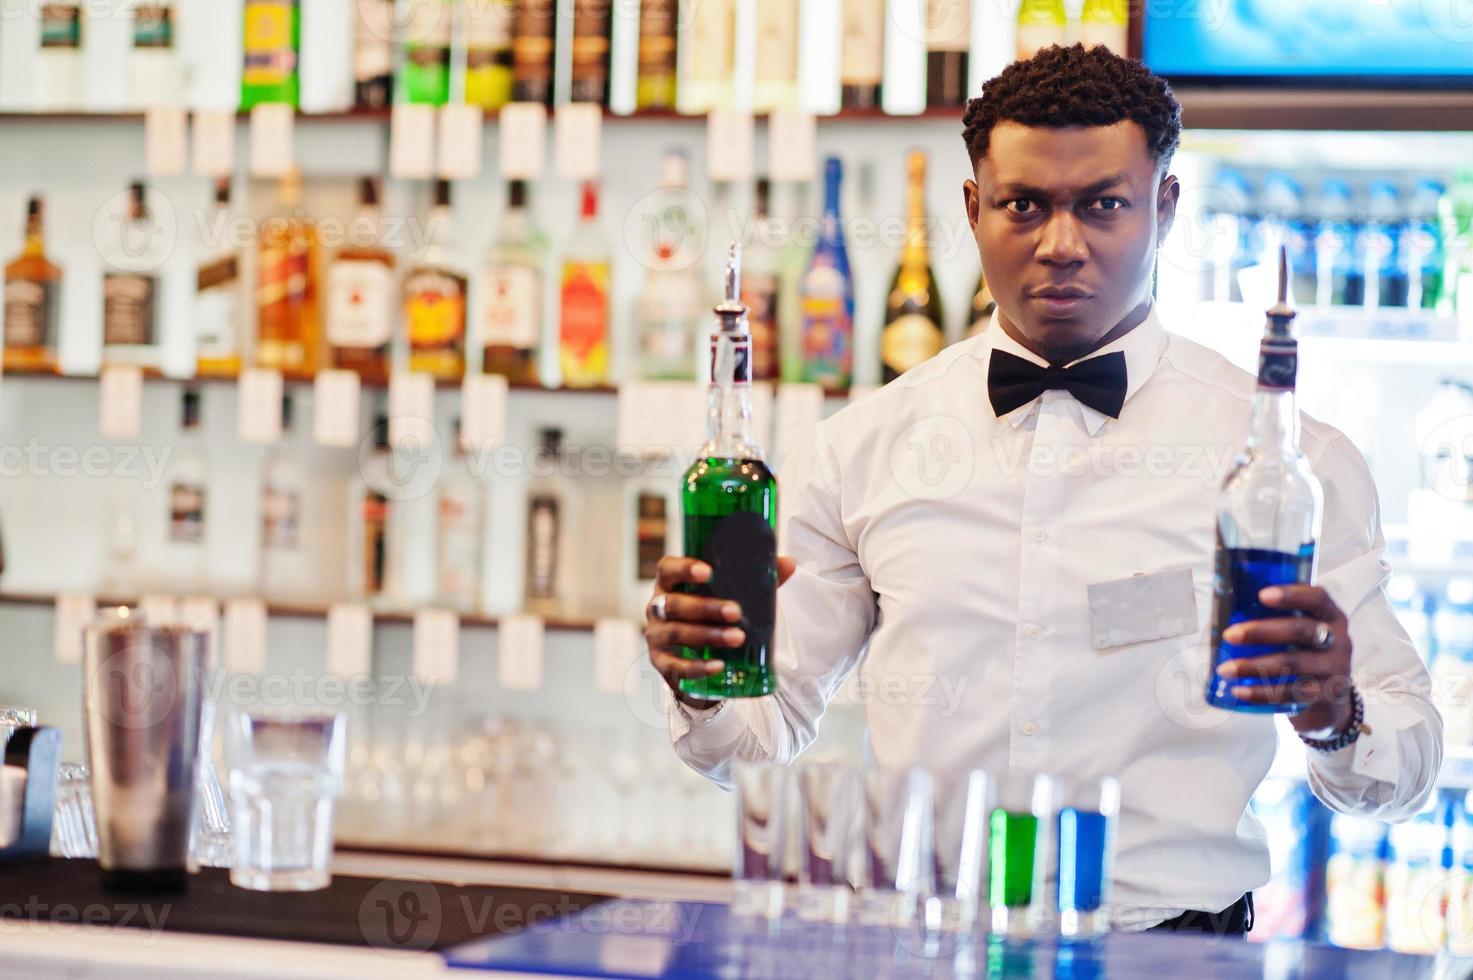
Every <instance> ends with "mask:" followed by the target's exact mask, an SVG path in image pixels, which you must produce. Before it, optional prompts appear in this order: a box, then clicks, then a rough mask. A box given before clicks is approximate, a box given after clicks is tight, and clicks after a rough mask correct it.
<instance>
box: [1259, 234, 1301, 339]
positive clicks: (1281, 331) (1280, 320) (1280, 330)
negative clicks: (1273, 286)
mask: <svg viewBox="0 0 1473 980" xmlns="http://www.w3.org/2000/svg"><path fill="white" fill-rule="evenodd" d="M1294 316H1295V314H1294V308H1293V307H1292V306H1290V305H1289V250H1288V249H1287V248H1285V247H1284V246H1282V245H1280V246H1279V300H1278V302H1277V303H1275V304H1274V305H1273V306H1272V307H1271V308H1270V309H1269V311H1268V327H1267V331H1266V332H1267V334H1268V335H1269V336H1272V337H1283V338H1291V337H1293V335H1294V332H1293V327H1292V324H1293V322H1294Z"/></svg>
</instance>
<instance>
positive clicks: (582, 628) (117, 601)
mask: <svg viewBox="0 0 1473 980" xmlns="http://www.w3.org/2000/svg"><path fill="white" fill-rule="evenodd" d="M177 598H196V597H193V596H190V597H183V596H180V597H177ZM206 598H210V599H213V600H214V601H216V602H228V601H229V600H230V599H234V598H251V597H250V596H244V595H242V596H209V597H206ZM56 600H57V595H56V594H55V593H46V592H0V605H14V606H54V605H56ZM96 601H97V606H98V608H103V607H105V606H132V605H136V604H138V602H139V601H140V597H138V596H108V595H100V596H97V599H96ZM265 602H266V615H267V616H268V617H279V618H283V619H324V620H325V619H326V618H327V615H328V611H329V610H330V608H331V607H330V606H329V605H328V604H326V603H317V602H286V601H281V600H277V599H268V600H265ZM423 608H426V609H428V608H438V607H434V606H433V604H427V605H426V606H424V607H423ZM417 611H418V608H409V607H405V608H381V609H373V610H372V612H373V621H374V625H376V626H378V625H384V626H387V625H412V624H413V623H414V616H415V613H416V612H417ZM459 615H460V625H461V626H462V627H467V626H468V627H474V628H479V629H495V628H496V627H497V626H498V625H499V624H500V622H501V619H502V617H500V616H493V615H489V614H486V613H474V612H461V613H460V614H459ZM594 623H595V620H594V619H592V618H590V617H585V616H547V617H544V618H543V625H544V627H545V628H546V629H548V630H555V631H559V632H570V633H591V632H593V628H594Z"/></svg>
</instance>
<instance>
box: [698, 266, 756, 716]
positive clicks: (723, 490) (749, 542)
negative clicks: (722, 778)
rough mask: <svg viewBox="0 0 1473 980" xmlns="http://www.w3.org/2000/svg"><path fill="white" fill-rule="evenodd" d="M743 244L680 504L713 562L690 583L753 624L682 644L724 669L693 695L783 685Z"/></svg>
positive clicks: (743, 694)
mask: <svg viewBox="0 0 1473 980" xmlns="http://www.w3.org/2000/svg"><path fill="white" fill-rule="evenodd" d="M740 296H741V268H740V247H739V246H737V245H735V244H733V245H732V247H731V256H730V258H729V259H728V261H727V266H726V289H725V298H724V299H723V300H722V301H721V302H720V303H719V304H717V306H716V332H715V333H713V334H712V335H711V376H710V377H711V387H710V394H709V396H708V402H707V405H708V412H707V433H708V439H707V441H706V444H705V445H704V446H702V447H701V452H700V458H699V459H697V460H696V462H695V463H693V464H692V465H691V467H690V469H689V470H687V471H686V473H685V478H684V481H683V483H682V488H681V513H682V524H683V525H684V534H685V553H686V555H687V556H689V557H691V558H699V559H700V560H702V561H704V562H706V563H707V564H708V565H710V566H711V570H712V574H711V580H710V581H709V582H708V583H706V584H704V585H699V586H688V587H686V591H689V592H693V593H696V594H698V595H707V596H716V597H719V598H722V599H732V600H735V601H736V602H738V603H739V604H740V605H741V608H742V620H741V622H740V623H739V624H738V625H739V626H740V627H741V629H742V630H744V631H745V633H746V641H745V643H744V644H743V645H742V647H741V648H739V649H728V648H717V647H702V648H689V647H687V648H684V649H683V651H682V653H683V655H684V656H685V657H687V658H688V659H693V660H720V661H722V662H723V663H724V664H725V669H724V670H722V671H721V672H720V673H717V674H712V675H709V676H707V677H700V678H687V679H683V680H681V682H680V689H681V691H683V692H684V693H685V694H687V695H690V696H691V697H696V698H708V699H713V700H715V699H721V698H750V697H761V696H763V695H767V694H771V693H773V691H775V690H776V689H777V675H776V673H775V672H774V670H773V647H772V633H773V627H774V624H775V621H776V613H777V479H776V478H775V477H774V476H773V475H772V471H771V470H770V469H768V468H767V463H766V462H765V460H764V457H763V453H762V449H761V448H760V447H759V446H757V445H756V443H754V442H753V441H752V435H751V424H752V338H751V334H750V333H749V331H748V325H747V308H746V307H745V306H743V305H742V302H741V300H740V299H739V297H740Z"/></svg>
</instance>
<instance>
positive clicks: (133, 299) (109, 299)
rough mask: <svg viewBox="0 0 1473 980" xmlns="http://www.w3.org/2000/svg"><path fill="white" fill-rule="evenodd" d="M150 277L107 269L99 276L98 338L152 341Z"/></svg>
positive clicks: (118, 341)
mask: <svg viewBox="0 0 1473 980" xmlns="http://www.w3.org/2000/svg"><path fill="white" fill-rule="evenodd" d="M153 297H154V279H153V277H152V276H141V275H137V274H134V273H129V272H109V273H108V274H107V275H106V276H104V277H103V280H102V342H103V343H104V344H139V345H143V344H151V343H153Z"/></svg>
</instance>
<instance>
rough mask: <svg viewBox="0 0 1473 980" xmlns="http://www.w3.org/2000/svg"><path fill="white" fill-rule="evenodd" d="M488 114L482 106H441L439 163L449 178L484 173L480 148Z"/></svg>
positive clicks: (466, 178)
mask: <svg viewBox="0 0 1473 980" xmlns="http://www.w3.org/2000/svg"><path fill="white" fill-rule="evenodd" d="M485 127H486V114H485V113H484V112H483V111H481V107H480V106H474V105H464V104H456V105H447V106H442V107H441V109H440V145H439V153H438V154H437V156H438V157H439V163H438V166H437V168H436V169H438V170H439V172H440V176H441V177H444V178H445V179H446V180H471V179H473V178H476V177H479V176H481V147H482V145H483V144H484V143H485Z"/></svg>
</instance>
